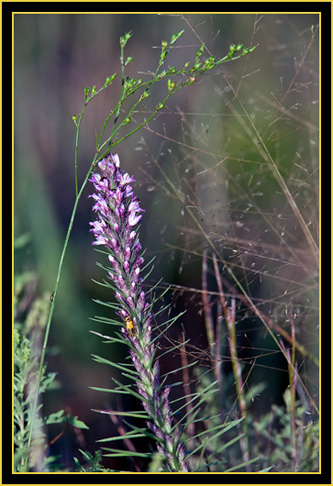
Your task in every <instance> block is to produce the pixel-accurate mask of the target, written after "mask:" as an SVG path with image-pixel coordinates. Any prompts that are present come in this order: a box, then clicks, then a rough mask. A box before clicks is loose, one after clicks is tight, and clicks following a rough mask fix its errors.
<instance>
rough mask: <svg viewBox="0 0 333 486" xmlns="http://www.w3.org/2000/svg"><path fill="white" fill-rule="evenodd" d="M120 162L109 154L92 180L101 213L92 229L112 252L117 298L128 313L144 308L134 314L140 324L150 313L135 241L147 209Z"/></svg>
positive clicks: (99, 242)
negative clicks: (146, 309) (144, 300)
mask: <svg viewBox="0 0 333 486" xmlns="http://www.w3.org/2000/svg"><path fill="white" fill-rule="evenodd" d="M119 165H120V163H119V157H118V155H112V154H109V155H107V156H106V157H105V159H103V160H102V161H100V162H99V163H98V167H99V169H100V171H101V174H95V173H93V174H92V175H91V178H90V179H89V180H90V182H92V183H93V184H94V187H95V191H96V192H95V194H92V195H91V196H89V197H92V198H93V199H94V200H95V204H94V206H93V211H94V212H95V213H97V220H96V221H94V222H92V223H90V225H91V227H92V228H91V230H90V231H91V232H92V233H93V234H94V236H95V239H96V241H94V242H93V245H104V246H106V247H107V248H108V249H109V251H110V255H109V262H110V263H111V271H110V272H109V275H110V278H111V279H112V281H113V283H114V284H115V285H116V286H117V287H118V289H119V290H120V292H119V293H117V294H116V297H117V299H118V301H119V302H120V304H121V306H122V307H125V311H126V313H127V314H130V312H129V311H130V310H134V309H135V310H136V309H140V312H139V313H138V314H137V315H131V316H130V317H131V318H133V319H135V321H136V325H138V324H139V323H141V322H145V321H146V318H147V315H146V314H145V312H144V309H143V307H142V304H141V297H140V296H141V294H142V292H143V290H142V286H141V278H139V274H140V266H141V264H142V263H143V261H144V260H143V258H142V257H141V256H140V254H139V252H140V251H141V245H140V243H139V241H138V240H137V239H136V240H135V237H136V232H135V231H134V230H133V227H134V226H135V225H137V224H138V223H139V221H140V220H141V216H142V215H141V214H140V213H142V212H143V211H144V210H143V209H141V207H140V203H139V200H138V199H137V198H136V197H135V196H133V191H132V187H131V186H130V185H129V184H130V183H132V182H135V180H134V179H133V177H131V176H129V174H127V173H125V172H123V171H122V170H121V169H120V167H119ZM138 301H139V305H138V306H137V303H138ZM122 314H123V313H122ZM122 314H121V316H122V317H123V315H122ZM134 314H135V312H134Z"/></svg>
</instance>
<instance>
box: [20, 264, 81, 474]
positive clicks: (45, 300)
mask: <svg viewBox="0 0 333 486" xmlns="http://www.w3.org/2000/svg"><path fill="white" fill-rule="evenodd" d="M35 279H36V276H35V274H33V273H32V272H29V273H25V274H20V275H16V276H15V279H14V289H15V293H14V296H15V298H14V304H15V306H14V312H15V313H16V312H17V309H18V308H19V307H20V311H21V312H22V315H23V316H24V317H23V318H20V320H18V319H16V321H15V324H14V334H13V343H14V471H15V472H27V471H30V470H32V469H33V470H37V471H49V470H50V469H52V468H53V465H52V463H53V462H54V461H55V460H56V458H55V457H49V456H48V454H47V447H48V444H47V434H46V427H49V426H50V425H52V424H59V423H64V422H65V423H66V425H67V426H68V425H69V424H70V425H72V426H74V427H78V428H87V426H86V425H85V424H84V423H83V422H81V421H80V420H78V418H77V417H71V416H70V415H65V414H64V411H63V410H60V411H59V412H56V413H53V414H50V415H49V416H45V417H43V415H42V406H43V404H42V396H43V394H44V393H46V392H48V391H51V390H54V389H56V388H59V384H58V383H57V380H56V373H50V372H47V371H46V366H45V365H44V366H43V368H42V370H41V371H42V373H41V376H40V377H39V373H38V367H39V360H40V353H41V333H42V332H43V331H44V329H45V326H46V323H47V317H48V313H49V309H50V304H51V303H50V293H49V292H45V293H44V295H43V296H42V297H37V298H35V300H34V301H33V302H32V304H31V305H30V306H29V308H27V309H23V306H22V302H25V301H26V299H25V293H26V289H27V288H28V287H29V285H30V286H31V282H32V281H35ZM38 380H39V382H38ZM37 385H38V386H37ZM37 390H38V391H37ZM37 393H38V397H39V402H40V404H39V405H38V407H37V410H36V415H34V409H33V404H34V401H35V399H36V394H37Z"/></svg>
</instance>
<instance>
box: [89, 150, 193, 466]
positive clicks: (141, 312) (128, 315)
mask: <svg viewBox="0 0 333 486" xmlns="http://www.w3.org/2000/svg"><path fill="white" fill-rule="evenodd" d="M98 167H99V169H100V172H101V173H100V174H94V173H93V174H92V175H91V178H90V179H89V180H90V182H92V183H93V184H94V187H95V194H92V195H91V196H89V197H92V198H93V199H94V200H95V204H94V206H93V211H94V212H95V213H96V214H97V220H96V221H94V222H92V223H90V225H91V227H92V228H91V230H90V231H91V232H92V233H93V234H94V236H95V241H94V242H93V245H104V246H105V247H107V248H108V250H109V253H110V254H109V255H108V261H109V263H110V265H111V268H109V269H108V275H109V278H110V279H111V281H112V287H113V288H114V289H115V297H116V299H117V300H118V303H119V309H118V314H119V316H120V317H121V318H122V319H123V320H124V323H126V329H125V327H124V328H122V333H123V335H124V336H126V338H127V339H128V341H129V342H130V343H131V348H130V356H131V359H132V362H133V364H134V366H135V368H136V371H137V372H138V375H139V377H140V378H139V379H138V380H137V382H136V385H137V389H138V392H139V394H140V395H141V397H142V404H143V408H144V410H145V411H146V412H147V414H148V415H149V418H150V420H149V421H148V422H147V424H148V426H149V428H150V429H151V430H152V431H153V433H154V434H155V437H156V440H157V443H158V444H157V450H158V451H160V452H161V454H162V455H163V457H164V461H165V463H166V466H167V468H168V470H169V471H182V472H187V471H188V470H189V469H188V464H187V462H186V460H185V453H184V449H183V445H182V444H181V443H180V442H179V437H180V433H179V431H178V429H177V427H176V428H173V427H172V414H171V410H170V404H169V400H168V394H169V388H165V389H164V391H162V387H161V384H160V369H159V363H158V361H155V360H154V359H153V356H154V351H155V346H154V344H153V343H152V342H151V336H152V327H151V324H152V315H151V312H150V309H151V305H150V304H149V303H148V302H147V301H146V294H145V292H144V290H143V288H142V277H141V266H142V264H143V262H144V259H143V258H142V256H141V255H140V251H141V249H142V247H141V244H140V242H139V238H138V233H137V230H136V229H135V226H136V225H137V224H138V223H139V222H140V220H141V217H142V215H141V214H140V213H142V212H143V211H144V210H143V209H141V207H140V203H139V200H138V199H137V198H136V197H135V196H134V195H133V190H132V187H131V186H130V184H131V183H133V182H135V180H134V179H133V177H131V176H129V175H128V174H127V173H125V172H123V171H122V170H121V169H120V163H119V157H118V155H112V154H108V155H107V156H106V157H105V158H104V159H103V160H102V161H100V162H99V163H98Z"/></svg>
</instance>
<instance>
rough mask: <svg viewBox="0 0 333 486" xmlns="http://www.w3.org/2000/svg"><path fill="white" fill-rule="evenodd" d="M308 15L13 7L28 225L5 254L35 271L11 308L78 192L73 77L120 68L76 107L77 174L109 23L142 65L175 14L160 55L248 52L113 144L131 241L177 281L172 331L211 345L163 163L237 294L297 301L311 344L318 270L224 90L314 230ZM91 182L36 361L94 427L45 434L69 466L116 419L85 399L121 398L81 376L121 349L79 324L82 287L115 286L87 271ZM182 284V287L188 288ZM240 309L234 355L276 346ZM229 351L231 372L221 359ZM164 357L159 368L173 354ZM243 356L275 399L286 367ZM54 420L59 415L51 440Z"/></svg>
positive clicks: (96, 294) (29, 295)
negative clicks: (23, 10) (130, 198)
mask: <svg viewBox="0 0 333 486" xmlns="http://www.w3.org/2000/svg"><path fill="white" fill-rule="evenodd" d="M317 24H318V16H317V15H315V14H295V15H284V14H274V15H271V14H269V15H263V16H260V15H257V16H256V15H252V14H220V15H218V14H214V15H184V16H183V15H155V14H149V15H148V14H140V15H139V14H133V15H132V14H121V15H118V14H96V15H95V14H63V15H61V14H54V15H53V14H38V15H36V14H31V15H28V14H16V15H15V18H14V56H15V57H14V60H15V65H14V69H15V70H14V82H15V100H14V101H15V164H14V171H15V181H14V184H15V186H14V187H15V193H14V198H15V221H14V223H15V237H23V236H24V237H25V238H26V244H24V245H21V246H19V248H18V249H17V251H16V253H15V272H16V273H17V274H20V273H23V272H34V275H35V276H34V277H33V278H32V283H31V285H29V286H27V287H26V288H25V290H24V295H25V299H24V304H21V307H20V308H19V309H18V316H17V318H18V319H20V317H22V316H24V313H25V312H27V309H28V308H29V305H30V304H31V302H32V301H33V300H34V298H35V296H36V295H41V294H43V293H44V292H45V291H47V292H49V294H50V295H51V293H52V291H53V285H54V283H55V278H56V271H57V267H58V262H59V258H60V253H61V249H62V245H63V242H64V238H65V234H66V230H67V227H68V223H69V219H70V215H71V211H72V208H73V204H74V199H75V189H74V148H75V125H74V123H73V121H72V116H73V115H74V114H77V113H79V112H80V111H81V109H82V107H83V103H84V94H83V89H84V88H85V87H87V86H89V87H92V86H93V85H96V86H97V88H98V87H100V86H102V84H103V83H104V81H105V77H106V76H108V75H112V74H113V73H115V72H117V73H118V76H117V78H116V80H115V82H114V83H113V85H112V87H110V88H108V89H106V90H104V91H103V93H102V94H101V95H99V96H98V97H96V99H95V100H94V101H93V102H92V103H91V104H90V105H89V107H88V109H87V112H86V114H85V118H84V119H83V125H82V128H81V132H80V140H79V151H78V154H79V156H78V162H79V168H78V173H79V178H80V180H81V181H83V179H84V176H85V174H86V171H87V170H88V168H89V166H90V163H91V160H92V158H93V155H94V152H95V131H97V133H99V131H100V130H101V127H102V125H103V123H104V120H105V118H106V116H107V114H108V113H109V112H110V110H111V109H112V108H113V107H114V106H115V104H116V102H117V100H118V96H119V93H120V82H121V76H120V64H119V55H120V49H119V38H120V36H122V35H124V34H125V33H126V32H132V34H133V37H132V39H131V40H130V41H129V42H128V44H127V46H126V51H125V57H126V56H133V58H134V60H133V61H132V62H131V63H130V64H129V65H128V66H127V75H128V76H133V77H135V78H139V77H142V78H144V79H147V78H148V79H149V72H151V71H154V70H155V68H156V65H157V62H158V59H159V53H160V50H159V46H160V44H161V41H162V40H169V39H170V38H171V35H172V34H174V33H177V32H179V31H180V30H182V29H185V32H184V34H183V36H182V37H181V39H180V40H179V41H178V43H177V45H176V47H175V48H174V49H172V51H171V52H170V54H169V56H168V58H167V61H166V64H167V66H169V65H170V66H173V65H176V66H178V67H180V66H182V65H183V64H184V63H185V62H186V61H187V60H192V59H194V57H195V52H196V50H198V48H199V47H200V46H201V43H202V42H205V44H206V47H207V48H208V49H209V51H210V52H211V53H212V54H214V55H215V56H216V57H223V56H224V55H225V54H226V53H227V51H228V48H229V45H230V44H231V43H236V44H237V43H243V44H244V45H245V46H251V45H256V44H258V47H257V48H256V50H255V51H254V52H253V53H252V54H251V55H250V56H249V57H248V58H243V59H241V60H239V61H236V62H235V63H230V64H227V65H226V66H225V67H224V66H223V67H222V69H221V70H219V71H216V72H214V73H211V74H208V75H205V76H203V77H202V78H200V79H199V80H198V81H197V82H196V83H195V84H194V85H193V86H189V87H187V88H185V89H183V90H181V91H180V92H179V93H177V94H176V95H175V96H174V97H173V98H171V100H170V103H168V106H166V107H165V108H164V110H162V111H161V112H160V113H159V114H158V116H156V119H155V120H154V121H152V122H151V123H150V124H149V129H148V130H145V129H144V130H141V131H139V132H138V133H136V134H135V135H134V136H132V137H130V138H129V139H128V140H126V141H125V142H124V143H122V144H121V145H119V146H118V147H117V152H118V154H119V157H120V161H121V164H122V167H123V169H124V170H125V171H127V172H129V173H130V174H131V175H133V176H134V177H135V179H136V181H137V184H136V186H135V192H136V193H137V194H138V197H139V198H140V200H141V204H142V207H143V208H145V210H146V213H145V214H144V218H143V220H142V226H141V242H142V246H143V248H147V259H148V258H149V257H152V256H153V255H156V256H157V258H156V261H155V270H154V273H153V275H152V277H151V282H155V281H156V280H158V279H159V278H160V277H163V280H164V282H166V283H170V284H172V285H174V286H179V287H180V288H181V290H182V291H181V292H179V293H177V292H176V291H175V294H174V299H175V300H174V301H173V303H174V305H175V307H177V309H178V310H184V309H185V308H186V309H187V313H186V315H185V316H184V317H183V318H182V320H181V323H179V324H178V326H179V327H178V328H177V329H176V330H175V331H173V332H174V335H173V337H174V338H177V339H179V338H180V336H181V333H182V332H183V330H184V332H185V337H186V338H189V337H191V344H192V345H193V349H196V353H197V355H199V356H200V350H205V349H206V347H207V338H206V337H205V328H204V319H203V314H202V306H201V293H200V289H201V288H202V282H201V265H202V253H203V249H204V247H207V241H206V240H205V238H204V237H203V235H202V234H200V233H199V232H198V230H197V228H195V227H194V226H193V224H192V223H191V222H190V221H189V220H188V218H187V217H186V212H184V207H182V206H181V204H180V203H179V201H177V198H175V197H173V196H172V195H171V192H170V187H168V184H167V182H166V179H165V178H164V177H163V176H162V174H161V171H160V170H159V167H162V168H163V171H165V173H166V174H167V176H168V177H169V178H170V179H171V180H172V181H173V182H174V183H175V184H176V185H177V187H178V188H179V189H180V190H182V191H183V192H184V194H186V198H187V202H188V204H191V205H193V207H195V208H196V209H197V214H198V219H199V220H200V221H201V224H202V227H203V228H204V231H205V232H206V235H209V236H210V237H211V238H213V241H214V244H215V245H217V247H218V248H219V250H220V251H221V252H223V255H224V258H225V260H227V261H228V262H231V264H232V265H234V271H235V272H236V273H237V276H238V278H239V279H240V280H241V281H242V283H243V284H244V285H245V286H246V289H247V292H248V293H249V295H251V297H252V298H254V299H257V300H256V302H258V303H261V304H262V305H265V311H266V312H268V314H269V315H270V317H271V318H272V319H276V322H279V323H280V324H281V323H282V324H281V325H283V319H284V320H285V321H287V318H288V316H289V315H290V312H292V313H293V315H294V314H295V315H297V316H298V321H297V322H300V324H299V326H298V327H297V332H298V335H297V338H298V340H299V341H300V342H301V343H302V344H303V345H305V346H306V347H307V349H308V350H309V352H311V353H314V354H315V355H317V354H318V349H317V348H318V336H317V333H318V328H317V326H318V316H317V312H318V303H317V290H316V285H315V282H316V279H317V277H318V275H317V274H316V271H315V265H314V259H313V254H312V253H311V251H310V249H309V246H308V243H307V241H306V239H305V237H304V232H302V230H301V229H300V227H299V224H298V222H297V220H296V219H295V216H294V214H293V213H292V211H291V209H290V205H289V204H288V201H286V199H285V197H284V195H283V194H282V192H281V188H280V187H279V186H278V184H277V182H276V179H274V177H273V176H272V174H271V172H270V171H269V170H268V168H267V166H265V164H264V163H263V162H264V161H263V157H262V152H260V151H261V147H260V141H259V140H258V139H255V137H254V134H253V131H252V130H251V126H250V125H249V120H247V119H246V117H245V116H244V112H241V110H240V109H239V105H238V104H237V99H235V91H236V93H237V95H238V96H239V98H240V99H241V100H242V102H243V103H244V105H245V106H246V110H247V112H248V113H249V115H250V118H251V120H252V122H253V123H254V124H255V126H256V128H257V130H258V132H259V133H260V134H261V136H262V138H263V140H264V141H265V144H266V146H267V147H268V149H269V152H270V154H271V156H272V157H273V158H274V160H275V162H276V163H277V164H278V167H279V170H280V172H281V174H282V175H283V177H284V180H285V181H286V183H287V185H288V187H289V189H290V191H291V193H292V195H293V197H295V200H296V202H297V204H298V206H299V208H300V210H301V212H302V215H303V218H304V220H305V221H306V224H307V225H308V227H309V228H310V231H311V234H312V236H313V238H314V239H315V241H318V215H317V214H318V206H317V201H318V170H319V169H318V39H317V37H315V38H314V40H313V42H312V43H311V38H312V34H313V29H314V28H315V27H312V26H316V25H317ZM309 46H310V47H309ZM305 55H306V57H305V60H304V62H303V57H304V56H305ZM300 66H301V68H299V67H300ZM230 86H232V87H233V89H231V88H230ZM163 89H164V90H165V91H164V93H166V87H165V86H164V88H163V87H161V86H160V85H158V87H157V89H156V90H155V92H153V93H152V96H151V97H150V98H149V99H148V100H147V103H146V107H145V109H143V108H142V109H141V112H140V113H138V114H137V117H138V119H139V118H140V117H144V116H148V114H149V112H150V111H151V109H152V108H153V107H154V106H155V105H156V104H157V103H158V102H159V101H161V99H162V97H163V93H162V90H163ZM134 118H135V117H134ZM154 161H157V163H154ZM91 192H92V187H90V185H89V184H88V186H87V187H86V190H85V194H84V195H83V197H82V199H81V201H80V204H79V208H78V212H77V215H76V220H75V223H74V228H73V232H72V236H71V241H70V245H69V249H68V252H67V255H66V260H65V266H64V271H63V275H62V280H61V284H60V289H59V294H58V301H57V304H56V308H55V314H54V320H53V324H52V327H51V335H50V345H51V348H52V353H50V354H49V356H48V358H47V363H48V369H49V371H56V372H58V378H59V381H60V382H61V385H62V388H61V389H60V390H58V391H55V392H53V393H50V394H48V395H49V396H47V397H46V403H45V411H46V412H47V413H50V412H52V411H55V410H58V409H65V410H66V411H68V412H71V413H72V414H73V415H77V416H78V417H79V418H80V419H81V420H83V421H84V422H85V423H86V424H87V425H88V426H89V427H90V430H89V431H84V432H83V433H81V432H80V434H77V435H75V432H74V431H73V430H71V431H70V432H68V433H67V434H65V435H64V436H63V437H62V438H61V439H60V440H59V441H58V442H57V443H56V444H55V445H54V448H55V449H54V450H55V452H59V451H60V450H61V454H62V460H63V461H65V462H66V463H68V464H69V465H71V464H72V459H71V458H72V456H73V455H77V453H76V451H77V448H78V447H81V448H86V449H87V450H90V451H93V450H94V449H95V448H96V447H97V446H96V444H95V441H96V440H97V439H99V438H103V437H106V436H108V435H112V433H114V429H113V424H112V423H111V421H110V420H109V419H108V418H107V417H106V416H101V415H99V414H96V413H93V412H92V411H91V409H100V408H107V407H109V406H111V407H112V408H116V407H117V406H118V405H119V404H117V403H111V402H110V400H111V398H110V397H108V396H103V395H102V394H100V393H97V392H94V391H91V390H89V386H99V387H109V386H110V385H111V376H110V373H111V370H110V369H107V368H103V367H102V366H101V365H99V364H96V363H94V362H93V361H92V359H91V354H99V355H102V356H105V357H108V356H110V355H112V360H117V359H123V357H124V354H122V353H123V352H124V350H119V349H114V348H112V349H111V348H110V347H107V346H106V345H103V344H102V343H101V342H100V339H99V338H97V337H96V336H94V335H92V334H90V333H89V330H95V331H98V332H106V333H107V332H109V330H108V329H102V328H101V327H102V326H101V325H99V324H98V323H95V322H93V321H91V320H90V319H89V318H90V317H93V316H96V315H101V314H103V313H105V312H106V311H105V310H104V309H101V307H100V306H97V305H95V304H94V302H93V299H96V298H97V299H102V300H103V299H104V300H111V299H112V297H111V296H109V295H106V294H105V293H103V292H104V290H103V288H101V287H99V286H97V285H96V284H94V283H93V282H92V278H94V279H96V280H100V279H102V278H103V277H104V275H103V274H102V271H101V270H100V269H99V268H98V267H97V266H96V264H95V261H96V260H100V256H99V255H98V254H97V253H96V252H95V251H94V250H93V247H92V246H91V243H92V241H93V237H92V235H91V233H89V229H90V227H89V221H92V219H93V214H92V212H91V207H92V202H91V199H88V195H89V194H90V193H91ZM282 232H283V233H284V234H283V235H282ZM281 235H282V236H281ZM244 242H247V243H248V242H251V245H252V246H251V247H250V245H247V246H246V245H245V243H244ZM254 267H255V268H254ZM244 268H247V269H252V270H251V271H246V272H245V271H244ZM221 269H222V265H221ZM209 284H210V290H211V291H214V290H216V282H215V281H214V278H213V277H212V276H211V277H210V282H209ZM187 288H191V289H194V290H192V291H191V292H190V291H188V292H187V291H186V289H187ZM261 304H260V305H261ZM258 305H259V304H258ZM262 309H263V308H262ZM239 317H240V321H241V322H240V324H239V328H238V332H239V339H240V341H239V346H240V354H241V357H242V358H243V359H244V362H246V359H248V358H249V356H252V357H253V356H254V357H258V355H260V354H261V353H262V354H264V353H263V350H264V349H270V350H272V349H273V348H274V343H272V342H270V341H269V338H268V337H267V336H266V334H265V332H264V330H263V329H260V326H259V324H258V322H257V320H256V319H254V318H253V316H252V317H251V315H250V312H249V311H248V310H246V309H244V308H243V309H240V308H239ZM284 324H286V323H284ZM225 352H226V355H225V365H224V366H225V372H226V373H227V372H228V366H229V367H230V364H229V361H228V356H227V351H225ZM251 353H252V354H251ZM266 354H267V355H266ZM301 358H302V357H301ZM251 363H252V364H253V362H252V361H251ZM164 366H165V367H166V369H169V368H170V367H171V366H173V364H172V363H164ZM306 366H307V368H306V369H305V370H304V369H303V371H305V377H306V386H307V388H308V390H309V393H310V395H311V396H312V397H313V399H314V400H316V401H317V399H318V382H317V374H316V371H314V370H313V367H312V365H311V363H307V364H306ZM254 369H255V370H256V373H255V372H252V371H251V375H250V373H249V375H248V377H249V378H251V380H252V379H253V380H254V382H255V383H258V382H261V381H263V382H266V384H267V389H266V392H263V393H262V394H261V396H260V398H259V397H258V399H257V402H256V404H255V405H256V408H255V411H256V413H257V414H258V416H259V415H260V413H263V412H266V411H268V410H269V409H270V406H271V405H272V404H274V403H277V404H281V403H282V394H283V392H284V390H285V388H286V387H287V386H288V374H287V366H286V363H285V362H284V359H283V358H282V356H281V354H280V353H273V352H272V353H265V357H262V359H261V361H260V360H259V359H257V361H256V365H255V367H254ZM245 373H246V370H245ZM246 376H247V375H246ZM249 382H250V380H249ZM128 407H129V409H131V404H129V405H128ZM61 430H62V429H61V427H60V428H59V429H57V428H56V427H55V428H54V430H51V431H50V434H51V435H50V437H49V439H50V440H51V439H52V438H53V437H55V436H56V435H57V434H58V433H59V432H60V431H61Z"/></svg>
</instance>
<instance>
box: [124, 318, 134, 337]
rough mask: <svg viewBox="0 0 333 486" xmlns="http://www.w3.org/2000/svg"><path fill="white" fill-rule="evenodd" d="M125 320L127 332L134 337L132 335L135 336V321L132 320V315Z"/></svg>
mask: <svg viewBox="0 0 333 486" xmlns="http://www.w3.org/2000/svg"><path fill="white" fill-rule="evenodd" d="M125 321H126V329H127V333H128V334H129V336H130V337H131V338H132V337H134V324H133V321H132V319H131V318H130V317H126V319H125Z"/></svg>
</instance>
